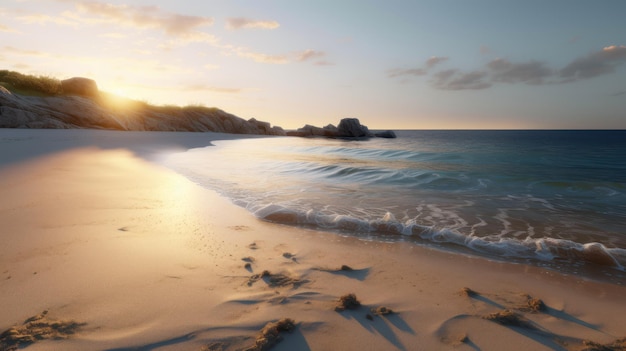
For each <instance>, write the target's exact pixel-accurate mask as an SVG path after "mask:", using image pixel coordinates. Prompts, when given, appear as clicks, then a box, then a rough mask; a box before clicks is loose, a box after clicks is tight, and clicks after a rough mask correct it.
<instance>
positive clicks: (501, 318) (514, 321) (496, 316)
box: [482, 310, 536, 329]
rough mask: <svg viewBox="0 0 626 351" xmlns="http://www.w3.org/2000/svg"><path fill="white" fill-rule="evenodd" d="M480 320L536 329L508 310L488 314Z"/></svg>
mask: <svg viewBox="0 0 626 351" xmlns="http://www.w3.org/2000/svg"><path fill="white" fill-rule="evenodd" d="M482 318H483V319H486V320H488V321H492V322H496V323H499V324H502V325H506V326H511V327H520V328H526V329H536V328H535V327H534V326H533V325H532V324H531V323H530V322H529V321H527V320H526V319H524V318H523V317H522V316H520V315H518V314H517V313H514V312H512V311H510V310H502V311H499V312H494V313H490V314H488V315H485V316H483V317H482Z"/></svg>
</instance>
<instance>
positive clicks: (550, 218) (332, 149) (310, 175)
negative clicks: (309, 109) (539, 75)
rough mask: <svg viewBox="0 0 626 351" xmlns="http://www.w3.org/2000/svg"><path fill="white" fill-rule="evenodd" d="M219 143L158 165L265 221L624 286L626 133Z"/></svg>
mask: <svg viewBox="0 0 626 351" xmlns="http://www.w3.org/2000/svg"><path fill="white" fill-rule="evenodd" d="M396 134H397V136H398V137H397V138H396V139H383V138H373V139H369V140H341V139H326V138H297V137H271V138H252V139H240V140H229V141H216V142H214V145H211V146H207V147H202V148H194V149H190V150H188V151H186V152H177V153H172V154H170V155H169V156H168V157H167V159H165V160H164V161H163V162H164V163H165V165H166V166H168V167H170V168H172V169H174V170H175V171H177V172H179V173H181V174H182V175H184V176H186V177H188V178H189V179H191V180H192V181H194V182H196V183H197V184H200V185H202V186H204V187H207V188H210V189H212V190H215V191H218V192H219V193H221V194H222V195H223V196H225V197H227V198H229V199H230V200H231V201H232V202H234V203H235V204H237V205H239V206H242V207H244V208H246V209H247V210H248V211H250V212H251V213H252V214H253V215H255V216H257V217H258V218H261V219H263V220H266V221H271V222H276V223H280V224H284V225H290V226H299V227H307V228H312V229H316V230H323V231H330V232H333V233H336V234H337V235H350V236H356V237H359V238H362V239H364V240H372V241H403V242H408V243H411V244H414V245H423V246H429V247H433V248H436V249H440V250H446V251H450V252H454V253H458V254H463V255H478V256H482V257H486V258H489V259H493V260H503V261H508V262H513V263H516V264H531V265H539V266H542V267H547V268H549V269H553V270H557V271H561V272H563V273H566V274H576V275H580V276H586V277H591V278H600V279H602V280H608V281H610V282H613V283H617V284H621V285H626V270H625V267H626V131H601V130H585V131H583V130H573V131H553V130H550V131H538V130H516V131H509V130H506V131H492V130H483V131H475V130H471V131H470V130H463V131H453V130H405V131H396Z"/></svg>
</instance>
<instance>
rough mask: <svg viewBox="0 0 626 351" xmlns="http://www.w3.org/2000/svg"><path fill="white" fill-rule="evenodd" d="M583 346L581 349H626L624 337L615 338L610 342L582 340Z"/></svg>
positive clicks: (618, 350) (609, 350) (594, 350)
mask: <svg viewBox="0 0 626 351" xmlns="http://www.w3.org/2000/svg"><path fill="white" fill-rule="evenodd" d="M583 344H584V345H585V348H584V349H582V351H626V337H624V338H621V339H617V340H615V341H613V342H612V343H610V344H600V343H597V342H593V341H588V340H585V341H583Z"/></svg>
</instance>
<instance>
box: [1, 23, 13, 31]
mask: <svg viewBox="0 0 626 351" xmlns="http://www.w3.org/2000/svg"><path fill="white" fill-rule="evenodd" d="M0 32H15V29H13V28H11V27H7V26H5V25H3V24H0Z"/></svg>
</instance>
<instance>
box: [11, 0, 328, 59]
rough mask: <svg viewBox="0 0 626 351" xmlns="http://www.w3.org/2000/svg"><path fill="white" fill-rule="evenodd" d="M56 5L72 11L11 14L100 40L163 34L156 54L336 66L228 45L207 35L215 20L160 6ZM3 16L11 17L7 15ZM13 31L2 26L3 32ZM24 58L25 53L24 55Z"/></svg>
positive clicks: (299, 54) (318, 54)
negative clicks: (196, 49)
mask: <svg viewBox="0 0 626 351" xmlns="http://www.w3.org/2000/svg"><path fill="white" fill-rule="evenodd" d="M54 1H57V2H59V3H64V4H69V5H70V6H72V7H71V8H69V9H66V10H63V11H62V12H59V13H57V14H43V13H37V12H34V11H31V10H23V9H16V10H11V13H9V14H10V15H11V16H12V18H17V19H18V20H19V21H21V22H22V23H25V24H40V25H47V24H56V25H62V26H74V27H80V26H84V25H101V26H102V27H103V28H104V29H105V30H106V32H103V33H102V34H100V35H99V37H100V38H110V39H121V38H124V35H125V34H124V29H123V28H124V27H132V28H137V29H142V30H152V31H156V32H161V33H163V34H164V35H165V36H166V39H165V40H161V41H160V42H159V43H158V44H155V47H154V49H155V50H156V49H159V50H164V51H173V50H176V49H178V48H180V47H184V46H187V45H188V44H191V43H202V44H207V45H210V46H211V47H213V48H215V49H217V50H219V52H220V53H221V54H223V55H235V56H238V57H241V58H245V59H250V60H253V61H255V62H258V63H265V64H287V63H294V62H306V63H310V64H313V65H318V66H325V65H332V63H331V62H330V61H328V60H325V59H324V58H325V57H326V53H325V52H323V51H317V50H311V49H309V50H303V51H291V52H285V53H278V54H268V53H263V52H258V51H256V50H252V49H250V48H247V47H241V46H237V45H232V44H228V43H224V42H223V41H222V40H221V39H220V38H219V37H217V36H216V35H213V34H211V33H209V32H207V31H206V29H205V27H210V26H213V24H214V22H215V20H214V19H213V17H207V16H196V15H187V14H181V13H175V12H170V11H167V10H164V9H162V8H161V7H158V6H138V5H128V4H112V3H107V2H103V1H88V0H78V1H74V0H54ZM0 10H2V9H0ZM1 14H2V15H7V13H6V11H5V12H4V13H1ZM227 25H228V26H229V27H231V28H233V29H241V28H262V29H275V28H278V27H279V26H280V24H279V23H278V22H276V21H264V20H255V19H249V18H245V17H233V18H228V19H227ZM10 29H11V28H8V27H6V26H2V25H0V31H6V30H10ZM126 37H128V35H127V36H126ZM144 50H145V49H144ZM21 54H25V53H24V52H22V53H21Z"/></svg>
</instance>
